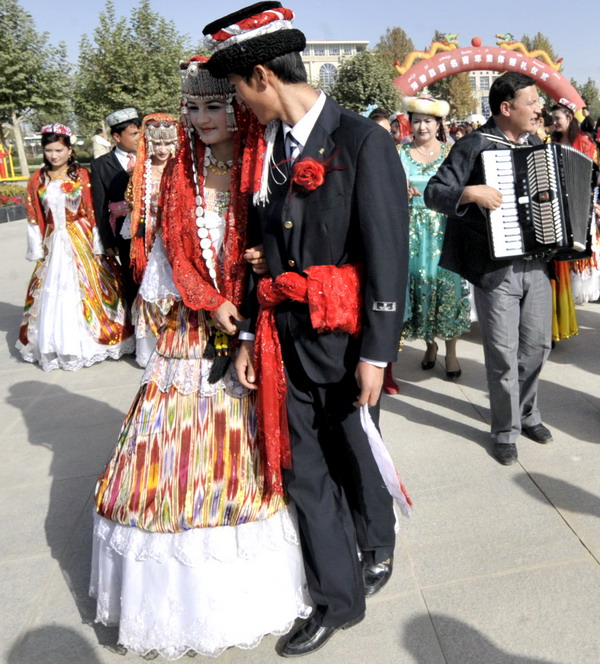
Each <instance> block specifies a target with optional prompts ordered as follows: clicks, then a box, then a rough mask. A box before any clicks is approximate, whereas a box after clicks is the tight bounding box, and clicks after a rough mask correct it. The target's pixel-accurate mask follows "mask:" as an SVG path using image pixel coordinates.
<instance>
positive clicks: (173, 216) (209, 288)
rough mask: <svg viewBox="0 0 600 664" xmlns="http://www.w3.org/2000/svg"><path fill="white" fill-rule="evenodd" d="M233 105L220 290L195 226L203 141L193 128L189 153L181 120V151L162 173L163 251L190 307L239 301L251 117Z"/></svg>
mask: <svg viewBox="0 0 600 664" xmlns="http://www.w3.org/2000/svg"><path fill="white" fill-rule="evenodd" d="M236 110H237V113H236V120H237V124H238V128H239V129H238V131H237V132H236V133H235V134H234V155H233V166H232V168H231V185H230V195H229V208H228V210H227V213H226V230H225V239H224V243H223V262H222V263H221V262H220V261H218V262H217V285H218V290H217V289H215V287H214V285H213V281H212V279H211V277H210V275H209V273H208V269H207V267H206V263H205V260H204V258H203V257H202V249H201V247H200V239H199V237H198V228H197V226H196V207H197V206H196V190H195V187H194V174H193V168H192V163H193V161H194V158H195V160H196V161H195V163H196V172H197V173H198V184H199V187H200V191H202V190H203V185H204V174H203V164H204V152H205V146H204V144H203V143H202V142H201V141H200V139H199V138H198V137H197V136H196V134H195V133H194V134H193V140H194V152H195V155H193V154H192V151H191V149H190V139H189V137H188V136H187V134H186V132H185V129H184V127H183V126H182V125H180V126H179V145H180V148H179V152H178V154H177V156H176V157H175V159H173V160H172V161H171V162H170V163H169V164H168V165H167V167H166V169H165V172H164V174H163V191H162V192H161V196H160V202H159V215H160V225H161V228H162V231H163V238H164V241H165V247H166V250H167V255H168V257H169V260H170V262H171V265H172V266H173V279H174V281H175V284H176V286H177V288H178V290H179V292H180V293H181V297H182V299H183V301H184V303H185V304H186V306H188V307H189V308H190V309H195V310H198V309H203V310H205V311H216V310H217V309H218V308H219V307H220V306H221V304H223V302H225V300H229V301H230V302H232V303H233V304H234V305H235V306H236V307H238V308H239V307H240V305H241V301H242V294H243V291H244V281H245V275H246V268H247V264H246V262H245V261H244V258H243V255H244V251H245V248H246V226H247V219H248V197H247V195H246V194H245V193H244V191H243V190H242V189H241V186H239V185H237V186H236V183H241V181H242V173H244V172H245V170H244V163H245V162H246V156H245V154H244V149H245V144H244V139H245V136H246V134H247V133H248V127H249V125H251V123H250V120H249V118H248V116H247V114H245V113H243V112H240V111H239V110H238V109H236ZM203 204H204V203H203Z"/></svg>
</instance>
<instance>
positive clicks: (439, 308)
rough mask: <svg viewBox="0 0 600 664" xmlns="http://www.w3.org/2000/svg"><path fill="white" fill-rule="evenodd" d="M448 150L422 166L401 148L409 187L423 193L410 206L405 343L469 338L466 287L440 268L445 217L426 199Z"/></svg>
mask: <svg viewBox="0 0 600 664" xmlns="http://www.w3.org/2000/svg"><path fill="white" fill-rule="evenodd" d="M449 149H450V148H449V146H448V145H447V144H445V143H442V149H441V152H440V156H439V157H438V158H437V159H435V160H434V161H432V162H430V163H428V164H421V163H420V162H418V161H416V160H415V159H413V158H412V157H411V155H410V145H409V144H408V143H407V144H404V145H402V146H399V148H398V153H399V154H400V159H401V161H402V165H403V166H404V170H405V172H406V178H407V180H408V184H409V186H412V187H415V188H416V189H418V190H419V192H420V193H421V196H413V197H412V198H411V199H410V202H409V213H410V225H409V252H410V253H409V263H408V299H409V303H410V311H409V312H407V316H408V318H407V320H406V322H405V324H404V330H403V332H402V336H403V338H405V339H425V340H426V341H433V340H434V338H436V337H439V338H441V339H453V338H454V337H457V336H459V335H461V334H463V333H464V332H467V331H468V330H469V328H470V325H471V322H470V305H469V287H468V284H467V282H466V281H465V280H464V279H462V277H460V276H459V275H458V274H455V273H454V272H450V271H448V270H444V269H443V268H441V267H439V261H440V254H441V251H442V244H443V242H444V232H445V230H446V217H445V216H444V215H442V214H439V213H437V212H433V211H432V210H430V209H429V208H427V207H426V206H425V202H424V198H423V192H424V191H425V188H426V186H427V183H428V182H429V180H430V178H431V176H432V175H433V174H434V173H435V172H436V171H437V169H438V168H439V167H440V165H441V163H442V162H443V161H444V159H445V158H446V155H447V154H448V151H449Z"/></svg>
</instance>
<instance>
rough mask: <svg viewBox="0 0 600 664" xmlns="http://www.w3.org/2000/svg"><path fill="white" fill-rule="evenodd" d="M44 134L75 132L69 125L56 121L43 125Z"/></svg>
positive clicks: (65, 134)
mask: <svg viewBox="0 0 600 664" xmlns="http://www.w3.org/2000/svg"><path fill="white" fill-rule="evenodd" d="M41 133H42V134H59V135H62V136H71V135H72V134H73V132H72V131H71V130H70V129H69V127H67V125H64V124H60V122H54V123H53V124H48V125H45V126H44V127H42V132H41Z"/></svg>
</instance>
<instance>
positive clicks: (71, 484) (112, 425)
mask: <svg viewBox="0 0 600 664" xmlns="http://www.w3.org/2000/svg"><path fill="white" fill-rule="evenodd" d="M7 401H8V403H9V404H11V405H13V406H14V407H17V408H20V409H21V410H22V413H23V418H24V420H25V422H26V425H27V429H28V438H29V443H30V444H31V445H39V446H42V447H45V448H47V449H50V450H51V451H52V453H53V456H52V462H51V466H50V474H51V476H52V485H51V487H50V495H49V499H48V500H49V504H48V512H47V515H46V520H45V532H46V541H47V544H48V547H49V549H50V551H51V554H52V557H53V558H54V559H55V560H56V561H57V562H58V564H59V566H60V569H61V572H62V575H63V577H64V580H65V583H66V585H67V587H68V589H69V591H70V593H71V595H72V596H73V600H74V601H75V604H76V606H77V609H78V611H79V614H80V617H81V621H82V622H83V623H86V624H90V625H91V626H92V627H93V629H94V631H95V633H96V638H97V641H98V642H99V643H100V644H101V645H104V646H107V647H109V648H110V649H114V648H115V646H116V637H117V632H116V630H115V629H114V628H107V627H104V626H102V625H99V624H97V623H94V622H93V621H94V620H95V617H96V602H95V600H93V599H92V598H90V597H89V594H88V589H89V581H90V566H91V559H92V509H93V499H92V496H93V492H94V487H95V484H96V477H97V475H98V474H99V473H100V472H101V471H102V469H103V467H104V464H105V463H106V462H107V461H108V458H109V456H110V454H111V453H112V450H113V447H114V445H115V444H116V440H117V435H118V432H119V429H120V427H121V424H122V422H123V413H122V412H121V411H119V410H117V409H115V408H113V407H111V406H109V405H108V404H106V403H103V402H101V401H97V400H96V399H92V398H90V397H86V396H83V395H80V394H74V393H72V392H69V391H68V390H65V389H64V388H62V387H60V386H58V385H49V384H47V383H42V382H39V381H25V382H22V383H17V384H15V385H13V386H11V388H10V396H9V397H8V399H7ZM45 629H46V630H51V629H53V628H51V627H47V628H45ZM57 629H59V628H57ZM60 629H62V628H60ZM47 633H49V632H47ZM56 638H57V637H56V635H55V636H54V637H53V639H56ZM47 645H48V646H50V645H52V646H53V647H58V642H55V641H54V640H53V641H51V642H48V644H47ZM17 661H19V662H20V664H24V663H25V662H32V663H33V662H37V661H38V660H35V659H32V660H28V659H21V660H15V662H17ZM65 661H67V660H65ZM69 661H70V660H69ZM95 661H96V660H95V659H94V660H90V662H95ZM84 662H85V664H87V660H78V661H77V664H83V663H84ZM56 664H63V662H62V660H60V659H57V660H56Z"/></svg>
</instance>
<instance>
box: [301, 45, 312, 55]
mask: <svg viewBox="0 0 600 664" xmlns="http://www.w3.org/2000/svg"><path fill="white" fill-rule="evenodd" d="M302 55H310V46H308V44H307V45H306V48H305V49H304V50H303V51H302Z"/></svg>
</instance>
